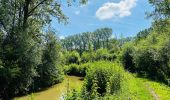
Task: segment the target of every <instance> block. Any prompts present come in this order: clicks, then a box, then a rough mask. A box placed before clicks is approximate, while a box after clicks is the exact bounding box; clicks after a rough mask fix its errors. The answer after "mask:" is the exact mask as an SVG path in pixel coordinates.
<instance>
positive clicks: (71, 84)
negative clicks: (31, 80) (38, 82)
mask: <svg viewBox="0 0 170 100" xmlns="http://www.w3.org/2000/svg"><path fill="white" fill-rule="evenodd" d="M82 83H83V81H82V80H81V77H76V76H66V78H65V80H64V81H63V82H62V83H59V84H56V85H54V86H52V87H50V88H48V89H46V90H43V91H40V92H36V93H33V97H34V100H60V98H61V97H62V95H63V94H65V93H66V91H67V90H68V89H73V88H75V89H81V86H82ZM14 100H31V99H30V96H29V95H27V96H22V97H16V98H14Z"/></svg>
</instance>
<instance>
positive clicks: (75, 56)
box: [66, 51, 80, 64]
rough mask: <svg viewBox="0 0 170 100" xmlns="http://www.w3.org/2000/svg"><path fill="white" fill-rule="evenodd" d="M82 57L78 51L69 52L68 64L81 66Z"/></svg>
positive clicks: (67, 56)
mask: <svg viewBox="0 0 170 100" xmlns="http://www.w3.org/2000/svg"><path fill="white" fill-rule="evenodd" d="M79 63H80V55H79V53H78V52H77V51H72V52H68V53H67V54H66V64H79Z"/></svg>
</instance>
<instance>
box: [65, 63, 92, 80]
mask: <svg viewBox="0 0 170 100" xmlns="http://www.w3.org/2000/svg"><path fill="white" fill-rule="evenodd" d="M88 66H89V63H86V64H81V65H77V64H70V65H68V66H64V72H65V74H68V75H76V76H82V77H84V76H85V75H86V69H87V67H88Z"/></svg>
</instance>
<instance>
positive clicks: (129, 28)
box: [51, 0, 152, 38]
mask: <svg viewBox="0 0 170 100" xmlns="http://www.w3.org/2000/svg"><path fill="white" fill-rule="evenodd" d="M61 9H62V11H63V12H64V14H65V15H66V16H67V17H69V20H68V22H69V23H68V24H67V25H64V24H61V23H58V22H57V20H56V19H55V18H52V24H51V26H52V27H53V28H54V29H55V30H56V31H57V32H58V33H57V34H58V35H59V37H60V38H64V37H66V36H69V35H73V34H78V33H82V32H89V31H90V32H93V31H94V30H96V29H98V28H103V27H109V28H112V30H113V36H115V37H120V36H123V37H131V36H135V35H136V34H137V33H138V32H139V31H141V30H143V29H146V28H149V27H150V26H151V23H152V19H147V18H146V14H145V13H146V12H149V11H152V6H151V5H149V4H148V0H89V1H88V2H87V4H86V5H78V4H77V3H74V4H73V5H72V6H71V7H68V6H67V5H66V4H64V3H63V4H62V6H61Z"/></svg>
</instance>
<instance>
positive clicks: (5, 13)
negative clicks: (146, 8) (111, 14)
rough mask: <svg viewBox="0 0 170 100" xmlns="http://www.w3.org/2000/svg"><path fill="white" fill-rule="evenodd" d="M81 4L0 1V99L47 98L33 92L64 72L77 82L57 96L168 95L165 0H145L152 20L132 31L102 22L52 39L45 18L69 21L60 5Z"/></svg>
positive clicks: (169, 36)
mask: <svg viewBox="0 0 170 100" xmlns="http://www.w3.org/2000/svg"><path fill="white" fill-rule="evenodd" d="M87 2H88V0H66V1H65V2H61V1H60V0H0V100H53V99H36V93H37V92H39V91H46V89H48V88H50V87H53V86H55V85H58V84H62V83H64V82H65V80H67V77H69V76H76V77H80V78H81V81H82V85H81V86H80V87H79V86H77V88H69V86H68V87H66V89H65V91H66V92H65V93H64V94H63V95H62V96H60V99H61V97H62V99H61V100H170V0H148V3H149V4H150V5H152V9H153V10H152V12H149V13H146V16H147V17H148V18H151V19H152V20H153V22H152V25H151V27H149V28H147V29H144V30H141V31H140V32H138V33H137V35H136V36H133V37H120V38H117V37H113V33H114V30H113V29H112V28H110V27H101V28H98V29H96V30H94V31H87V32H82V33H78V34H74V35H68V36H66V37H65V38H62V39H61V38H59V36H58V35H57V32H56V31H55V30H54V29H53V28H52V27H50V23H51V20H52V17H55V18H56V19H57V23H62V24H67V23H69V16H66V15H65V13H64V12H63V11H62V9H61V5H62V4H63V3H65V4H66V5H67V6H69V7H70V6H74V5H75V4H78V5H86V4H87ZM66 84H68V85H69V84H74V82H73V83H69V81H67V82H66ZM55 94H56V95H57V94H58V93H57V92H56V93H55ZM22 96H28V98H27V99H22V98H21V99H20V98H19V99H18V98H16V97H22ZM60 99H59V98H57V99H54V100H60Z"/></svg>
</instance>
